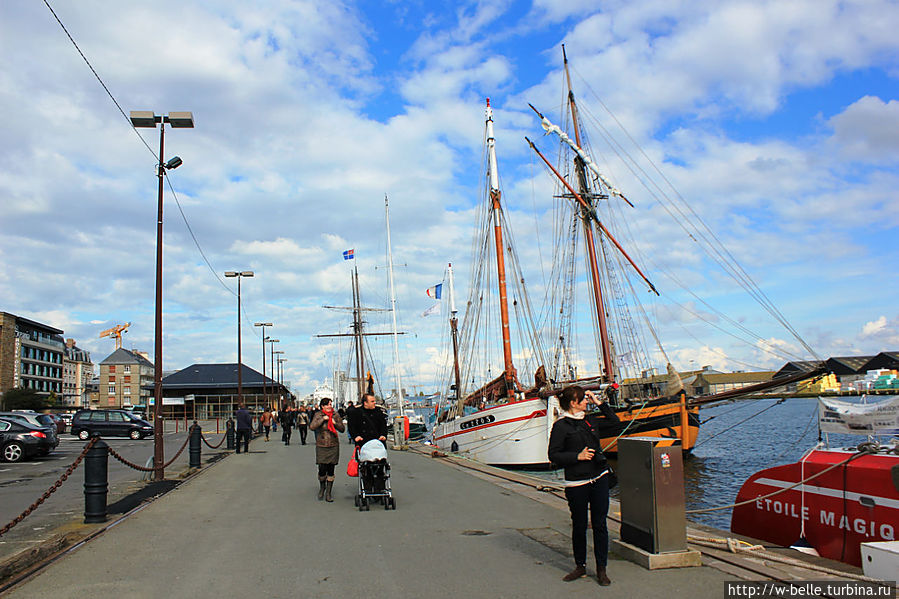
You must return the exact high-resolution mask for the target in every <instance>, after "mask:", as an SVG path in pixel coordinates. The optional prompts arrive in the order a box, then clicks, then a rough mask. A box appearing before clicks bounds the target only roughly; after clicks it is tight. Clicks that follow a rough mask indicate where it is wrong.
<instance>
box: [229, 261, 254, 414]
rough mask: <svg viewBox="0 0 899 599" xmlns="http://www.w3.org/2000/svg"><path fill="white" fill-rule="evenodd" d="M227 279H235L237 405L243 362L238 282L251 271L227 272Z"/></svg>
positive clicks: (240, 392)
mask: <svg viewBox="0 0 899 599" xmlns="http://www.w3.org/2000/svg"><path fill="white" fill-rule="evenodd" d="M225 276H226V277H228V278H234V277H237V405H240V404H242V403H243V375H242V373H241V370H243V361H242V360H241V356H240V280H241V279H242V278H244V277H252V276H253V271H252V270H244V271H241V272H237V271H233V270H229V271H226V272H225Z"/></svg>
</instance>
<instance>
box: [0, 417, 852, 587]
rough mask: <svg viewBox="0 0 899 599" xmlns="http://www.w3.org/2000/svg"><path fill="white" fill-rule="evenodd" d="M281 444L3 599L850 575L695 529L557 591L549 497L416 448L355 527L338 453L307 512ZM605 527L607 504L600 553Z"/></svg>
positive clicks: (180, 493) (196, 482) (302, 482)
mask: <svg viewBox="0 0 899 599" xmlns="http://www.w3.org/2000/svg"><path fill="white" fill-rule="evenodd" d="M279 438H280V435H275V434H273V435H272V440H271V441H270V442H265V441H264V440H263V439H262V438H257V439H255V440H254V441H253V442H252V443H251V446H250V453H249V454H239V455H233V454H232V455H228V456H227V457H225V458H224V459H221V460H218V461H216V462H215V463H213V464H210V465H207V466H205V467H204V468H203V469H201V470H200V471H199V472H198V473H196V474H195V475H193V476H191V477H190V478H189V479H188V480H186V481H185V482H183V483H182V484H180V485H179V486H178V487H176V488H175V489H174V490H172V491H170V492H169V493H167V494H165V495H163V496H161V497H159V498H157V499H155V500H154V501H152V502H149V503H145V504H143V505H141V506H140V507H138V508H136V509H135V510H133V511H132V512H130V513H129V514H127V515H125V516H124V517H121V518H120V519H118V520H115V521H114V522H113V521H110V522H109V523H107V524H106V525H104V526H102V527H100V528H97V527H96V525H94V529H93V532H91V535H92V538H90V540H89V541H87V542H84V543H80V544H77V545H75V546H73V547H70V548H68V549H66V550H64V551H62V552H60V553H59V554H57V555H55V556H53V558H51V559H49V560H46V561H44V562H43V563H41V564H38V565H36V571H35V572H34V573H33V574H32V575H30V576H29V577H27V578H25V579H24V580H22V581H21V582H20V583H18V584H17V585H16V586H14V587H12V588H10V589H7V591H6V595H5V596H8V597H10V598H15V599H21V598H28V597H41V598H43V597H48V596H49V597H59V598H62V597H78V598H82V597H85V596H97V597H154V598H155V597H163V596H165V597H188V596H190V597H234V596H243V597H247V596H253V597H322V598H325V597H328V598H330V597H334V598H338V597H339V598H342V599H343V598H346V597H360V596H384V597H386V596H393V597H429V598H441V597H447V598H450V597H451V598H454V599H455V598H459V597H485V598H486V597H510V598H511V597H515V598H521V597H537V596H545V595H546V594H547V593H552V594H555V593H564V594H565V596H566V597H596V596H597V593H601V594H602V595H604V596H607V597H634V596H637V597H639V596H649V597H656V596H687V597H690V598H691V599H698V598H705V597H709V598H712V597H714V598H716V599H719V598H720V597H722V596H723V592H724V583H725V581H737V580H822V579H826V578H834V579H847V580H852V579H857V578H858V577H859V575H860V571H859V570H858V569H856V568H852V567H851V566H846V565H844V564H836V563H835V562H829V561H826V560H817V563H816V560H815V559H809V560H805V561H804V560H802V559H801V558H797V557H796V556H798V555H799V554H795V553H791V555H789V556H787V555H785V552H783V551H781V552H777V551H771V550H770V549H762V550H761V551H762V553H754V554H753V553H747V552H741V551H738V552H734V551H731V550H730V549H729V548H728V544H727V542H726V540H725V538H726V536H727V533H724V532H722V531H715V530H714V529H707V528H704V527H691V528H690V529H689V530H688V539H690V540H691V548H697V549H700V550H701V551H702V566H700V567H694V568H683V569H664V570H652V571H650V570H645V569H643V568H641V567H640V566H638V565H636V564H634V563H632V562H630V561H627V560H625V559H623V558H622V557H621V556H620V555H618V554H617V553H615V552H614V551H612V552H610V556H609V566H608V571H609V576H610V577H611V579H612V586H610V587H599V585H598V584H597V583H596V579H595V578H594V577H593V575H594V574H595V570H594V564H593V559H592V550H591V551H588V564H587V571H588V574H589V576H588V577H585V578H582V579H579V580H577V581H574V582H567V583H566V582H563V581H562V580H561V579H562V576H563V575H564V574H565V573H566V572H568V571H569V570H570V569H571V568H572V567H573V559H572V554H571V540H570V519H569V516H568V511H567V505H566V503H565V501H564V499H562V498H561V496H560V493H559V491H558V490H557V489H554V488H552V487H551V486H549V485H547V484H546V481H542V482H541V481H539V480H538V479H534V478H532V477H528V476H526V475H523V474H519V473H512V472H507V471H503V470H499V469H494V468H490V467H488V466H483V465H480V464H475V463H469V462H467V461H466V460H464V459H461V458H457V457H432V454H431V448H428V447H427V446H418V447H417V449H415V450H410V451H391V452H390V453H389V459H390V463H391V466H392V475H391V483H392V486H393V492H394V497H395V498H396V506H397V509H396V510H395V511H388V510H384V509H383V507H381V506H379V505H374V506H372V508H371V511H366V512H360V511H359V510H358V509H357V508H356V507H355V505H354V502H353V497H354V494H355V492H356V488H357V480H356V479H355V478H349V477H347V476H346V474H345V468H346V461H347V459H348V457H349V455H350V449H351V448H350V446H349V445H347V444H344V445H342V446H341V465H340V466H338V474H337V480H336V482H335V485H334V502H333V503H327V502H324V501H318V500H317V498H316V496H317V492H318V481H317V478H316V467H315V463H314V462H315V449H314V447H313V446H312V445H311V444H310V445H305V446H303V445H299V444H298V442H297V436H296V435H295V436H294V440H295V442H294V443H292V444H291V445H290V446H285V445H284V444H283V443H281V442H280V441H279V440H278V439H279ZM311 439H312V436H311V435H310V440H311ZM438 455H440V454H438ZM617 515H618V506H617V504H615V503H613V505H612V507H611V509H610V528H611V536H612V538H616V537H617V526H616V522H615V520H616V517H617ZM110 524H114V525H110ZM82 526H84V527H85V529H87V527H88V525H82ZM589 536H590V535H589V534H588V537H589ZM722 543H723V544H722ZM731 545H734V543H733V542H731ZM747 546H748V545H747ZM756 551H759V550H758V549H756ZM782 554H783V559H780V558H779V557H778V556H781V555H782Z"/></svg>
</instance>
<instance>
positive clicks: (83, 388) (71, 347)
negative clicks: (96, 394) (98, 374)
mask: <svg viewBox="0 0 899 599" xmlns="http://www.w3.org/2000/svg"><path fill="white" fill-rule="evenodd" d="M93 377H94V363H93V362H91V355H90V353H89V352H87V351H85V350H83V349H81V348H80V347H78V346H77V345H75V340H74V339H66V351H65V354H64V355H63V359H62V404H63V405H64V406H65V407H67V408H75V409H78V408H86V407H88V406H89V405H90V403H89V401H88V396H87V391H88V386H89V385H90V382H91V379H92V378H93Z"/></svg>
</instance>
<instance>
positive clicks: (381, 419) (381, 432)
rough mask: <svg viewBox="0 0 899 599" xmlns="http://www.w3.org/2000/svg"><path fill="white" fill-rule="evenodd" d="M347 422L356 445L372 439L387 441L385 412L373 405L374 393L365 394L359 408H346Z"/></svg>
mask: <svg viewBox="0 0 899 599" xmlns="http://www.w3.org/2000/svg"><path fill="white" fill-rule="evenodd" d="M347 424H349V428H350V435H352V437H353V440H354V441H355V442H356V445H364V444H365V443H366V442H367V441H371V440H372V439H378V440H379V441H381V442H384V441H387V414H385V413H384V410H382V409H381V408H379V407H378V406H376V405H375V396H374V395H365V396H364V397H363V398H362V407H361V408H348V409H347Z"/></svg>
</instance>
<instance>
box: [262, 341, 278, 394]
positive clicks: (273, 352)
mask: <svg viewBox="0 0 899 599" xmlns="http://www.w3.org/2000/svg"><path fill="white" fill-rule="evenodd" d="M268 343H269V344H270V345H271V346H272V377H271V379H269V380H270V381H271V382H272V392H274V390H275V344H276V343H281V340H280V339H272V338H271V337H269V339H268ZM262 374H263V375H266V373H264V372H263V373H262ZM266 376H268V375H266Z"/></svg>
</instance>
